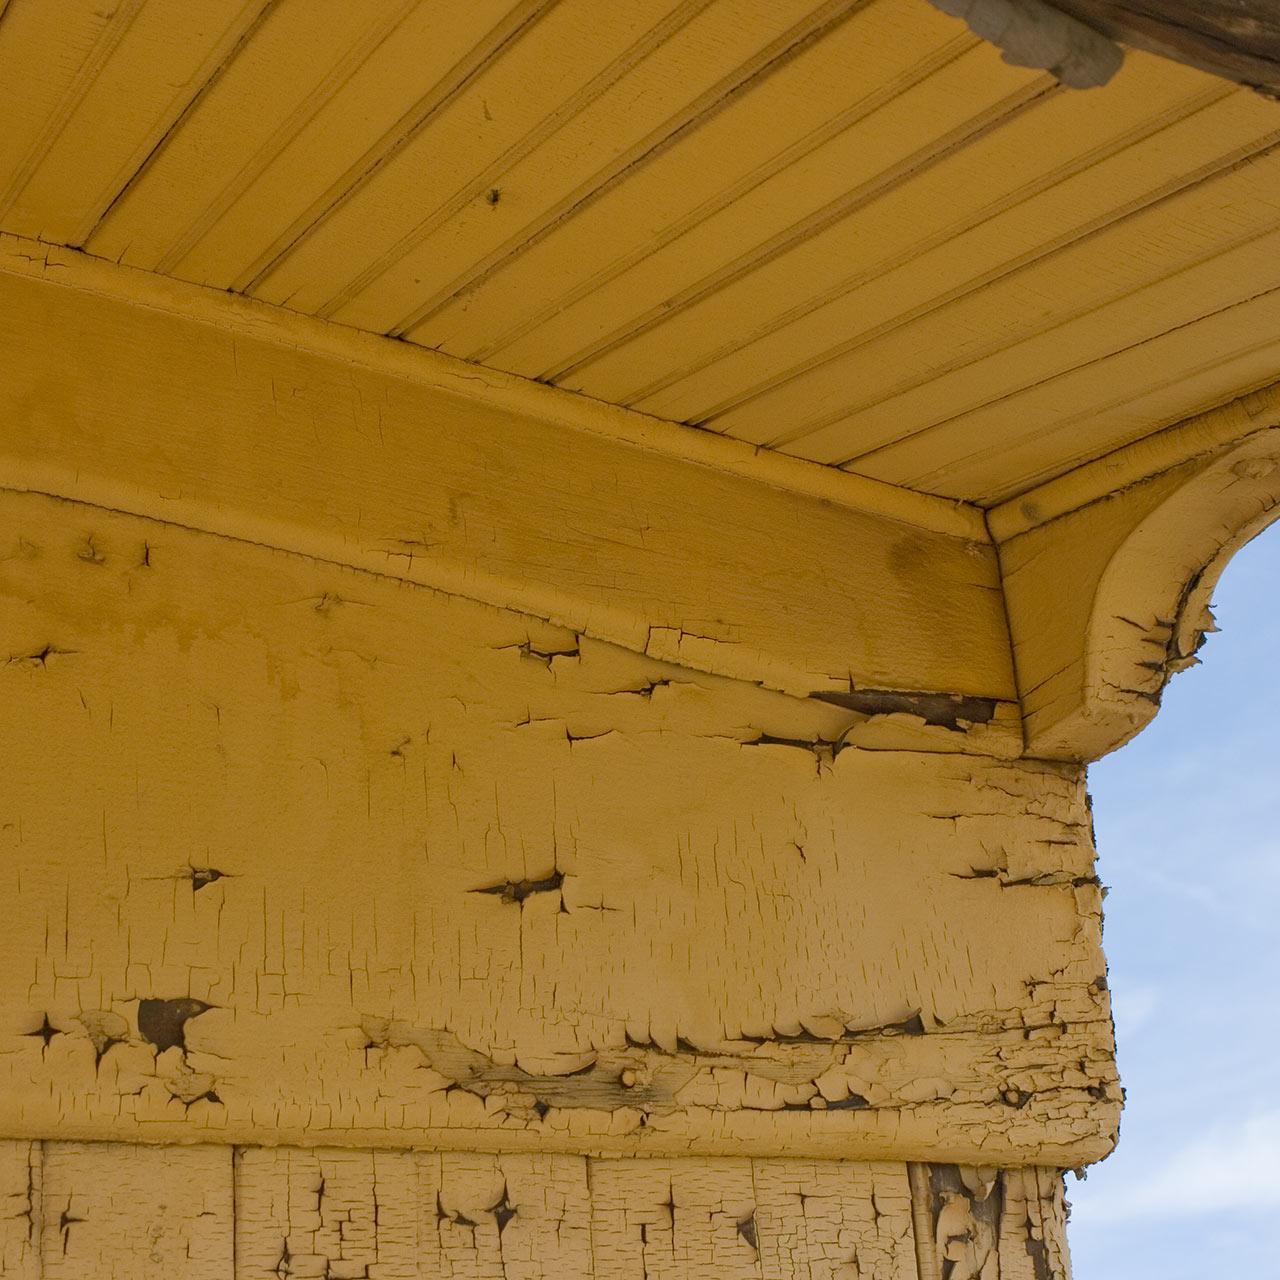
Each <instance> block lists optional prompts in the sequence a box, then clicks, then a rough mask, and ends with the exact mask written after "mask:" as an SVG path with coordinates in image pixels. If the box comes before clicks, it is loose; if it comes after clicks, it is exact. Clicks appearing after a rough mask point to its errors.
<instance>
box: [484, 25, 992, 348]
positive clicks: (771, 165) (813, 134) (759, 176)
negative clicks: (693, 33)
mask: <svg viewBox="0 0 1280 1280" xmlns="http://www.w3.org/2000/svg"><path fill="white" fill-rule="evenodd" d="M976 44H977V41H976V40H974V39H973V38H972V37H970V36H968V35H964V36H957V37H955V38H953V39H952V40H950V41H948V42H947V43H946V44H945V45H943V46H942V47H941V48H939V49H938V50H936V51H935V52H934V53H933V54H931V55H930V56H929V57H927V58H924V59H921V61H920V62H918V63H917V64H916V65H915V66H913V67H911V68H910V70H909V71H907V72H905V73H904V74H902V75H899V76H896V77H895V78H894V79H893V81H891V82H890V83H889V84H888V85H886V86H884V87H883V88H882V89H880V90H878V91H877V92H876V93H872V94H869V95H868V96H867V97H866V98H863V99H861V100H859V101H858V102H856V103H854V104H852V105H851V106H849V107H848V108H846V109H845V110H844V111H842V112H840V113H839V114H838V115H836V116H834V117H832V119H831V120H830V121H828V122H827V123H826V124H824V125H822V126H821V127H820V128H817V129H812V130H810V132H809V133H808V134H806V135H805V136H804V137H803V138H800V139H798V140H797V141H796V142H794V143H792V144H790V145H789V146H787V147H784V148H783V149H782V150H781V151H779V152H777V153H775V154H774V155H773V156H771V157H770V158H769V159H768V160H767V161H766V162H765V163H764V164H761V165H758V166H757V167H756V168H755V169H753V170H752V171H751V172H750V173H749V174H746V175H745V176H744V177H742V178H740V179H738V180H737V181H736V182H734V183H733V184H732V185H730V186H729V187H726V188H725V189H724V190H723V191H720V192H718V193H717V194H716V195H715V196H713V197H711V198H709V199H707V200H705V201H703V203H702V204H700V205H699V206H698V207H697V208H696V209H693V210H691V211H690V212H688V213H686V214H685V215H683V216H682V217H681V218H679V219H677V220H676V221H675V222H673V223H671V224H670V226H668V227H666V228H664V229H663V230H662V231H661V232H659V233H657V234H656V235H654V236H653V237H652V239H650V240H649V241H647V242H646V243H644V244H642V245H639V246H638V247H637V248H636V249H635V250H633V251H632V252H631V253H629V254H627V255H625V256H624V257H622V258H619V259H617V260H616V261H615V262H613V263H611V264H610V265H609V266H608V267H607V268H605V269H604V270H602V271H599V272H597V273H596V274H595V275H594V276H592V277H591V278H590V279H589V280H585V281H583V282H582V283H581V284H579V285H577V286H576V287H575V288H573V289H571V290H569V292H568V293H565V294H562V295H561V296H560V297H558V298H557V299H556V300H555V301H554V302H553V303H550V304H548V305H547V306H546V307H544V308H543V309H542V310H541V311H539V312H538V313H537V314H536V315H533V316H531V317H530V318H529V319H528V320H526V321H523V322H522V323H521V324H519V325H516V326H515V327H514V328H512V329H508V330H507V331H506V332H505V333H503V334H502V335H501V336H500V337H498V338H495V339H494V340H493V341H492V342H490V343H489V344H488V345H486V346H484V347H481V348H479V349H477V350H475V351H472V352H469V353H468V356H467V358H468V359H470V360H476V361H479V362H481V363H483V362H485V361H487V360H490V359H492V358H493V357H494V356H497V355H499V354H501V352H502V351H503V350H505V349H506V348H507V347H508V346H510V345H511V344H512V343H513V342H518V341H519V340H520V339H521V338H523V337H524V336H525V335H526V334H528V333H531V332H532V331H533V330H535V329H537V328H538V326H539V325H541V324H544V323H545V322H546V321H547V320H549V319H551V318H552V317H554V316H555V315H557V314H558V313H559V312H561V311H563V310H565V309H566V308H568V307H571V306H574V305H575V304H576V303H578V302H581V301H582V299H584V298H586V297H589V296H590V295H591V294H593V293H595V292H596V291H597V290H599V289H601V288H603V287H604V286H605V285H607V284H609V283H611V282H612V281H613V280H615V279H617V278H618V277H619V276H621V275H623V274H625V273H626V272H627V271H629V270H630V269H631V268H632V267H634V266H636V265H638V264H639V263H641V262H644V261H645V260H646V259H648V258H650V257H653V256H655V255H656V254H657V253H658V252H660V251H661V250H662V249H665V248H666V247H667V246H668V245H670V244H673V243H674V242H675V241H677V240H679V239H680V238H681V237H682V236H683V235H685V234H686V233H687V232H688V231H690V230H692V229H695V228H696V227H697V226H698V225H699V224H700V223H701V222H703V221H704V220H705V219H707V218H709V217H712V216H713V215H715V214H717V213H720V212H722V211H723V210H724V209H727V208H728V207H729V206H730V205H732V204H733V203H734V201H736V200H739V199H741V198H742V197H744V196H746V195H749V194H750V193H751V192H753V191H755V190H756V188H758V187H760V186H762V185H764V183H766V182H768V181H769V180H770V179H771V178H773V177H776V176H777V175H778V174H780V173H782V172H783V171H785V170H786V169H788V168H790V167H791V166H792V165H794V164H797V163H799V162H800V161H802V160H804V159H807V158H808V157H809V156H810V155H812V154H813V152H815V151H816V150H818V149H819V148H820V147H822V146H824V145H825V144H826V143H827V142H829V141H831V139H832V138H835V137H837V136H838V135H839V134H841V133H844V132H845V131H846V130H848V129H850V128H852V127H853V126H854V125H856V124H860V123H861V122H862V121H863V120H864V119H866V118H867V117H868V116H870V115H872V114H874V113H875V112H876V111H879V110H880V109H881V108H882V107H884V106H887V105H888V104H889V103H891V102H893V101H895V100H896V99H897V98H899V97H901V96H902V95H903V94H904V93H906V92H908V91H909V90H911V89H913V88H915V87H916V86H917V85H919V84H921V83H922V82H923V81H924V80H926V79H927V78H928V77H929V76H931V75H933V74H934V73H935V72H936V71H939V70H940V69H941V68H943V67H945V66H947V65H948V64H950V63H952V62H954V61H955V60H956V59H957V58H959V57H960V56H961V55H962V54H965V53H967V52H968V51H969V50H970V49H972V48H974V46H975V45H976Z"/></svg>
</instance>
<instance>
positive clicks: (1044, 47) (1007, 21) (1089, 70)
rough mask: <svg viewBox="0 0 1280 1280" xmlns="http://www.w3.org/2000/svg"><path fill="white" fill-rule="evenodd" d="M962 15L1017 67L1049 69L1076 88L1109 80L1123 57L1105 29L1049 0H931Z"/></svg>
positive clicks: (971, 26)
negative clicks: (1098, 27)
mask: <svg viewBox="0 0 1280 1280" xmlns="http://www.w3.org/2000/svg"><path fill="white" fill-rule="evenodd" d="M929 3H930V4H932V5H933V6H934V8H935V9H941V10H942V12H943V13H949V14H951V15H952V16H953V17H957V18H963V19H964V21H965V22H966V23H967V24H968V26H969V29H970V30H971V31H972V32H973V33H974V34H975V35H978V36H981V37H982V38H983V39H984V40H990V41H991V43H992V44H994V45H995V46H996V47H997V48H999V50H1000V53H1001V55H1002V57H1003V58H1004V60H1005V61H1006V62H1008V63H1011V64H1012V65H1013V66H1015V67H1039V68H1042V69H1043V70H1045V71H1051V72H1052V73H1053V74H1054V76H1055V77H1057V79H1058V80H1060V81H1061V82H1062V83H1063V84H1065V85H1068V86H1070V87H1071V88H1072V89H1095V88H1097V87H1098V86H1099V85H1104V84H1106V83H1107V82H1108V81H1109V80H1110V79H1111V77H1112V76H1113V75H1115V73H1116V72H1117V71H1119V70H1120V65H1121V63H1123V62H1124V50H1123V49H1121V48H1120V47H1119V45H1117V44H1115V43H1114V42H1113V41H1111V40H1108V39H1107V38H1106V36H1104V35H1102V33H1101V32H1098V31H1095V30H1094V29H1093V28H1092V27H1090V26H1087V25H1086V24H1085V23H1083V22H1078V21H1077V20H1076V19H1075V18H1072V17H1070V16H1068V15H1067V14H1066V13H1064V12H1063V11H1062V9H1061V8H1060V7H1055V6H1054V5H1052V4H1047V3H1045V0H929Z"/></svg>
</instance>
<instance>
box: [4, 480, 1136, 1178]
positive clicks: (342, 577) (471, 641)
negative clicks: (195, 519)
mask: <svg viewBox="0 0 1280 1280" xmlns="http://www.w3.org/2000/svg"><path fill="white" fill-rule="evenodd" d="M0 511H2V516H3V522H2V527H0V589H2V591H3V608H2V609H0V637H2V639H0V654H3V655H4V661H3V662H2V663H0V682H2V683H3V686H4V696H3V699H2V700H0V743H2V744H3V747H2V749H3V752H4V760H3V767H2V768H0V814H2V815H3V831H2V835H0V839H3V848H4V858H3V860H0V879H2V880H3V883H2V884H0V892H2V893H3V895H4V897H5V900H6V902H8V903H9V904H10V906H11V913H12V920H13V924H12V927H10V928H8V929H7V930H6V931H5V933H4V935H3V937H0V956H2V957H3V963H2V964H0V1020H2V1025H3V1045H4V1052H3V1053H0V1127H2V1128H3V1129H4V1131H7V1132H8V1133H10V1134H12V1135H18V1136H51V1135H58V1136H64V1137H69V1136H74V1137H78V1138H129V1139H137V1138H140V1137H146V1138H148V1139H150V1140H191V1139H193V1138H203V1139H206V1140H207V1139H209V1138H216V1139H217V1140H234V1141H245V1142H250V1141H261V1140H263V1139H264V1138H265V1137H267V1136H268V1135H270V1136H271V1137H272V1138H273V1139H274V1140H279V1141H293V1142H302V1143H315V1142H330V1143H341V1144H356V1145H366V1146H382V1145H386V1146H402V1145H404V1144H405V1143H408V1142H412V1143H421V1142H430V1143H432V1144H435V1145H439V1146H445V1147H453V1148H463V1149H477V1148H479V1149H498V1150H503V1149H506V1150H510V1149H523V1150H544V1151H557V1150H558V1151H581V1150H611V1151H619V1152H621V1151H646V1152H651V1153H655V1154H656V1153H673V1154H678V1153H683V1152H685V1151H690V1150H694V1151H701V1152H706V1153H708V1154H714V1153H733V1154H744V1153H760V1154H783V1153H788V1154H796V1155H812V1154H819V1153H822V1154H827V1155H836V1154H843V1155H845V1156H854V1155H859V1156H870V1157H876V1158H878V1157H881V1156H899V1157H903V1156H907V1155H912V1156H919V1157H921V1158H927V1157H936V1158H938V1159H943V1158H951V1159H972V1158H977V1156H978V1153H979V1152H985V1153H990V1158H992V1159H1004V1160H1006V1161H1009V1162H1018V1161H1025V1160H1032V1161H1035V1160H1039V1161H1043V1162H1048V1163H1058V1164H1062V1165H1075V1164H1079V1163H1081V1162H1083V1161H1085V1160H1088V1159H1093V1158H1096V1157H1097V1156H1099V1155H1100V1154H1102V1152H1103V1151H1105V1150H1106V1149H1107V1147H1108V1145H1109V1143H1110V1140H1111V1133H1112V1129H1113V1126H1114V1123H1115V1118H1116V1113H1117V1105H1118V1091H1117V1089H1116V1086H1115V1075H1114V1066H1113V1063H1112V1058H1111V1031H1110V1024H1109V1019H1108V1013H1107V1004H1106V1000H1107V997H1106V993H1105V991H1104V990H1102V986H1103V984H1102V983H1101V981H1100V975H1101V974H1102V972H1103V961H1102V957H1101V953H1100V951H1099V907H1100V891H1099V888H1098V884H1097V881H1096V879H1095V877H1094V872H1093V849H1092V843H1091V840H1090V833H1089V823H1088V814H1087V810H1086V806H1085V797H1084V792H1083V786H1082V778H1081V775H1080V772H1079V771H1078V770H1077V769H1075V768H1073V767H1070V766H1067V767H1064V766H1059V765H1052V764H1048V765H1046V764H1042V763H1038V762H1035V761H1027V762H1010V761H1000V760H997V759H995V758H992V757H986V756H976V755H964V754H955V753H950V754H948V753H943V752H939V751H938V750H936V749H935V744H934V741H933V740H932V739H928V738H925V737H922V736H921V735H922V734H923V733H924V731H923V730H919V729H916V728H913V727H912V725H913V723H914V722H912V721H910V720H908V722H907V724H906V726H905V727H904V729H903V730H898V729H895V727H894V722H895V720H896V719H897V716H896V715H895V714H890V715H887V716H884V715H876V714H869V713H868V710H869V709H865V708H864V709H861V710H859V709H856V708H850V707H845V706H839V705H833V704H831V703H828V702H823V701H816V700H813V699H799V698H792V697H788V696H786V695H783V694H779V693H775V692H771V691H768V690H763V689H760V688H758V687H756V686H751V685H745V684H742V683H740V682H733V681H728V680H725V679H722V678H717V677H712V676H706V675H697V674H695V673H691V672H689V671H687V670H685V669H683V668H679V667H675V666H672V665H669V664H662V663H658V662H654V661H653V660H651V659H646V658H643V657H641V656H639V655H636V654H632V653H628V652H627V651H625V650H621V649H617V648H614V647H612V646H608V645H604V644H600V643H598V642H593V641H591V640H590V639H589V638H586V637H583V636H581V635H579V634H577V633H572V632H565V631H563V630H558V629H554V628H549V627H546V626H545V625H542V624H539V623H538V622H536V621H535V620H532V619H530V618H528V617H524V616H521V615H519V614H516V613H513V612H504V611H499V610H495V609H492V608H489V607H486V606H482V605H479V604H474V603H470V602H467V601H464V600H461V599H457V598H450V597H447V596H444V595H441V594H439V593H435V592H431V591H428V590H426V589H423V588H420V587H413V586H406V585H405V584H403V583H400V582H396V581H388V580H385V579H381V578H379V577H377V576H376V575H371V574H367V573H359V572H356V571H353V570H350V569H340V568H337V567H335V566H333V565H328V564H323V563H317V562H316V561H314V560H308V559H306V558H304V557H299V556H294V555H288V554H284V553H281V552H277V551H273V550H270V549H267V548H262V547H255V546H250V545H247V544H244V543H238V542H235V541H232V540H229V539H224V538H216V537H212V536H209V535H207V534H199V533H193V532H191V531H188V530H184V529H177V528H174V527H172V526H165V525H162V524H158V523H156V522H150V521H145V520H141V519H138V518H136V517H129V516H123V515H120V514H117V513H108V512H103V511H102V510H100V509H97V508H92V507H87V506H83V505H79V504H73V503H67V502H65V501H60V500H56V499H52V498H47V497H41V496H36V495H12V494H11V495H9V496H8V497H6V498H5V499H4V500H3V503H0ZM870 710H872V711H873V710H874V709H870ZM930 732H933V733H936V734H938V735H940V736H942V737H946V736H952V737H955V736H958V735H948V731H947V730H946V729H944V728H941V727H938V728H934V729H932V730H930ZM913 735H914V736H913ZM912 747H923V748H924V749H923V750H913V749H911V748H912ZM903 748H907V749H905V750H904V749H903ZM54 761H56V765H53V764H51V762H54ZM984 1158H986V1157H985V1156H984Z"/></svg>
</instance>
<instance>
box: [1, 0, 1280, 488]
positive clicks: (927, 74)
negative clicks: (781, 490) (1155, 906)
mask: <svg viewBox="0 0 1280 1280" xmlns="http://www.w3.org/2000/svg"><path fill="white" fill-rule="evenodd" d="M53 14H54V10H53V9H51V8H50V7H49V6H45V5H42V4H36V3H32V0H13V2H12V3H10V4H9V6H8V7H7V8H6V9H4V10H3V13H0V112H2V113H3V116H4V118H5V119H6V121H8V122H9V123H8V127H7V128H6V131H5V134H4V136H3V137H2V138H0V229H3V230H6V231H10V232H14V233H16V234H18V235H22V236H28V237H35V238H39V239H42V240H45V241H49V242H52V243H56V244H66V245H70V246H73V247H77V248H82V249H84V250H85V251H86V252H87V253H89V254H91V255H94V256H98V257H103V258H107V259H111V260H113V261H119V262H123V263H125V264H127V265H129V266H133V267H137V268H141V269H142V270H146V271H151V272H156V273H159V274H161V275H167V276H174V277H177V278H179V279H183V280H187V281H193V282H196V283H199V284H204V285H208V286H213V287H215V288H218V289H226V290H231V291H233V292H240V293H245V294H248V295H250V296H253V297H255V298H258V299H260V300H262V301H265V302H268V303H274V304H277V305H280V306H284V307H287V308H290V309H293V310H297V311H300V312H303V313H306V314H310V315H313V316H317V317H320V318H322V319H327V320H330V321H333V322H336V323H338V324H342V325H349V326H354V327H356V328H359V329H363V330H367V331H370V332H374V333H384V334H390V335H393V336H395V337H399V338H403V339H406V340H407V341H408V342H410V343H416V344H419V345H422V346H425V347H431V348H436V349H439V350H442V351H444V352H446V353H448V354H451V355H455V356H458V357H461V358H463V359H465V360H470V361H475V362H478V363H481V364H485V365H488V366H490V367H492V368H495V369H499V370H502V371H505V372H510V373H514V374H517V375H520V376H523V377H526V378H530V379H535V380H540V381H546V382H551V383H554V384H556V385H559V386H561V387H564V388H566V389H569V390H573V391H578V392H581V393H583V394H585V395H587V396H590V397H593V398H596V399H600V400H603V401H607V402H609V403H613V404H618V405H623V406H627V407H632V408H635V409H638V410H641V411H643V412H644V413H646V414H650V415H653V416H657V417H661V418H667V419H670V420H673V421H677V422H686V423H691V424H694V425H697V426H699V427H702V428H705V429H707V430H711V431H716V432H720V433H722V434H725V435H728V436H730V437H733V438H736V439H739V440H742V441H746V442H748V443H750V444H753V445H757V446H762V447H764V448H767V449H772V450H777V451H780V452H782V453H785V454H790V455H792V456H795V457H798V458H803V459H807V460H810V461H813V462H816V463H821V464H825V465H828V466H833V467H837V468H844V469H846V470H849V471H853V472H856V473H858V474H861V475H863V476H867V477H871V478H874V479H876V480H881V481H887V482H889V483H891V484H894V485H899V486H903V487H907V488H912V489H918V490H921V491H924V492H928V493H933V494H938V495H941V496H944V497H948V498H957V499H964V500H968V501H973V502H978V503H982V504H989V503H992V502H996V501H1001V500H1006V499H1008V498H1009V497H1011V496H1013V495H1016V494H1018V493H1020V492H1022V491H1024V490H1026V489H1027V488H1029V487H1031V486H1033V485H1035V484H1038V483H1042V482H1043V481H1045V480H1047V479H1050V478H1052V477H1054V476H1057V475H1060V474H1062V473H1064V472H1066V471H1068V470H1070V469H1071V468H1073V467H1074V466H1077V465H1080V464H1082V463H1085V462H1088V461H1089V460H1090V459H1093V458H1097V457H1099V456H1101V455H1103V454H1106V453H1108V452H1110V451H1111V450H1114V449H1116V448H1118V447H1121V446H1123V445H1125V444H1127V443H1129V442H1131V441H1133V440H1136V439H1139V438H1142V437H1143V436H1145V435H1147V434H1149V433H1151V432H1152V431H1154V430H1156V429H1158V428H1160V427H1162V426H1164V425H1166V424H1167V423H1169V422H1172V421H1175V420H1177V419H1180V418H1183V417H1186V416H1187V415H1188V414H1191V413H1194V412H1196V411H1198V410H1201V409H1203V408H1205V407H1207V406H1209V405H1212V404H1216V403H1220V402H1222V401H1224V400H1226V399H1228V398H1230V397H1231V396H1233V395H1236V394H1238V393H1239V392H1240V391H1242V390H1247V389H1249V388H1250V387H1253V386H1257V385H1260V384H1262V383H1264V382H1267V381H1270V380H1272V379H1273V378H1274V376H1275V369H1276V362H1277V358H1278V357H1280V340H1277V339H1276V338H1275V337H1274V335H1275V334H1276V333H1277V332H1280V325H1278V324H1277V321H1280V223H1278V220H1277V216H1276V195H1277V193H1278V192H1280V151H1278V150H1277V148H1278V147H1280V107H1278V106H1277V104H1276V103H1274V102H1272V101H1269V100H1267V99H1265V98H1263V97H1262V96H1260V95H1258V94H1255V93H1253V92H1251V91H1250V90H1248V89H1246V88H1241V87H1238V86H1234V85H1232V84H1229V83H1227V82H1225V81H1220V80H1216V79H1214V78H1212V77H1210V76H1208V75H1205V74H1203V73H1201V72H1198V71H1194V70H1191V69H1189V68H1186V67H1183V66H1179V65H1176V64H1174V63H1171V62H1166V61H1164V60H1161V59H1158V58H1155V57H1151V56H1149V55H1146V54H1141V53H1131V54H1130V55H1129V57H1128V59H1127V62H1126V65H1125V67H1124V68H1123V69H1122V71H1121V72H1120V74H1119V75H1118V76H1117V77H1116V79H1115V80H1114V81H1113V82H1112V83H1111V84H1110V85H1109V86H1107V87H1106V88H1104V89H1099V90H1092V91H1086V92H1076V91H1070V90H1066V89H1063V88H1062V87H1061V86H1059V85H1057V84H1056V82H1055V81H1054V80H1053V79H1052V77H1050V76H1049V75H1048V74H1047V73H1044V72H1039V71H1033V70H1027V69H1023V68H1014V67H1010V66H1007V65H1006V64H1004V63H1003V62H1002V61H1001V60H1000V57H999V54H998V52H997V51H996V50H995V49H993V48H991V47H989V46H987V45H985V44H983V43H981V42H979V41H977V40H976V39H975V38H974V37H973V36H972V35H970V34H969V33H968V32H967V31H966V29H965V28H964V27H963V25H962V24H960V23H957V22H955V21H954V20H952V19H949V18H947V17H945V16H944V15H942V14H940V13H938V12H936V11H935V10H933V9H932V8H931V7H930V6H928V5H927V4H925V3H923V0H827V2H826V3H824V4H815V3H814V2H813V0H783V2H779V0H628V3H627V4H624V5H615V6H605V7H601V6H600V5H598V4H596V3H594V0H558V2H552V0H524V2H523V3H520V4H513V3H512V0H477V2H476V3H474V4H468V5H466V6H443V7H441V6H427V5H425V4H422V3H418V2H417V0H367V2H366V3H364V4H362V5H361V6H359V8H358V11H356V13H355V16H353V10H352V8H351V6H349V5H348V4H346V3H345V0H307V2H306V3H300V2H298V0H284V2H282V3H275V4H271V3H267V2H265V0H250V2H249V3H246V0H122V3H120V4H118V5H117V6H115V8H114V9H108V8H105V7H104V6H101V5H100V4H97V3H94V2H92V0H61V2H60V3H59V5H58V6H57V7H56V17H57V21H54V20H53Z"/></svg>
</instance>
